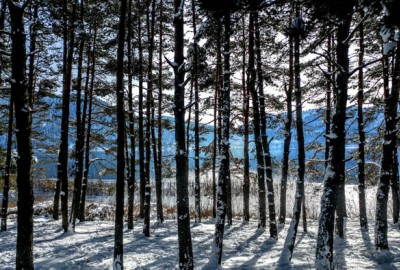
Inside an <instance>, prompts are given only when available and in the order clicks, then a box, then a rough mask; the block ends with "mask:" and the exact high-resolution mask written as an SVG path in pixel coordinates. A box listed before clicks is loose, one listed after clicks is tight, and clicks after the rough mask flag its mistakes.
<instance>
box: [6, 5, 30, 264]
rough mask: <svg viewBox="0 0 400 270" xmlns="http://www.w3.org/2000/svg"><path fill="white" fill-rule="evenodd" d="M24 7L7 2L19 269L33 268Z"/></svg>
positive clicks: (17, 259)
mask: <svg viewBox="0 0 400 270" xmlns="http://www.w3.org/2000/svg"><path fill="white" fill-rule="evenodd" d="M27 3H28V2H26V3H25V4H24V5H17V4H14V2H13V1H8V7H9V11H10V19H11V33H12V34H11V63H12V64H11V68H12V70H11V78H12V79H11V91H12V93H13V94H12V95H13V101H14V108H15V121H16V132H15V133H16V137H17V151H18V157H19V158H18V159H17V188H18V203H17V207H18V210H17V224H18V226H17V249H16V250H17V254H16V269H33V200H34V198H33V184H32V143H31V131H32V108H31V107H30V106H29V104H30V97H31V94H30V93H29V88H28V87H27V85H26V81H27V80H26V75H25V71H26V47H25V46H26V39H25V30H24V13H25V12H24V11H25V8H26V4H27Z"/></svg>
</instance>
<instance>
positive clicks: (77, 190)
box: [71, 0, 86, 231]
mask: <svg viewBox="0 0 400 270" xmlns="http://www.w3.org/2000/svg"><path fill="white" fill-rule="evenodd" d="M83 17H84V3H83V0H81V3H80V12H79V30H80V37H79V38H80V40H79V51H78V70H77V73H78V74H77V82H76V141H75V181H74V190H73V195H72V207H71V220H72V230H73V231H75V224H76V219H77V218H78V215H79V207H80V200H81V194H82V177H83V152H84V151H83V150H84V149H83V148H84V144H85V134H84V133H83V130H82V112H81V107H82V73H83V51H84V48H85V38H86V37H85V32H84V25H83Z"/></svg>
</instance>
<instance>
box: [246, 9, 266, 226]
mask: <svg viewBox="0 0 400 270" xmlns="http://www.w3.org/2000/svg"><path fill="white" fill-rule="evenodd" d="M254 13H255V12H254V11H252V12H251V13H250V21H249V63H248V76H249V86H248V87H249V91H250V93H251V97H252V101H253V118H254V119H253V125H254V141H255V144H256V156H257V177H258V211H259V220H258V227H262V228H265V227H266V222H267V217H266V208H267V207H266V201H265V199H266V197H265V166H264V161H265V160H264V157H263V150H262V139H261V130H260V129H261V127H260V111H259V108H260V106H259V99H258V94H257V90H256V86H255V84H256V75H257V74H256V69H255V63H254V62H255V51H254Z"/></svg>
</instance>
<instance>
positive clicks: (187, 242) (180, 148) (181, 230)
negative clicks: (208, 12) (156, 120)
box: [171, 0, 194, 269]
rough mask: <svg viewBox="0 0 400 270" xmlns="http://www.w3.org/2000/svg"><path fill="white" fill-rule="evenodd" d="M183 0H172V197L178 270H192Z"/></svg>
mask: <svg viewBox="0 0 400 270" xmlns="http://www.w3.org/2000/svg"><path fill="white" fill-rule="evenodd" d="M184 4H185V1H184V0H174V14H175V15H174V30H175V37H174V41H175V42H174V47H175V56H174V63H171V65H172V67H173V69H174V75H175V80H174V88H175V94H174V105H175V106H174V115H175V140H176V153H175V160H176V187H177V191H176V197H177V211H178V213H177V220H178V243H179V269H193V268H194V264H193V251H192V237H191V234H190V216H189V190H188V187H189V181H188V163H187V151H186V142H185V138H186V136H185V89H184V86H183V83H184V81H185V62H184V55H183V49H184V21H183V12H184Z"/></svg>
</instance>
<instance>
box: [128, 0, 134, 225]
mask: <svg viewBox="0 0 400 270" xmlns="http://www.w3.org/2000/svg"><path fill="white" fill-rule="evenodd" d="M132 27H133V25H132V0H129V4H128V34H127V37H126V39H127V47H128V107H129V111H128V117H129V143H130V159H129V160H130V163H129V166H128V169H129V177H128V229H129V230H133V203H134V196H135V158H136V149H135V126H134V125H135V124H134V121H135V119H134V113H133V92H132V89H133V85H132V80H133V67H132V60H133V54H132V39H133V31H132Z"/></svg>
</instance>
